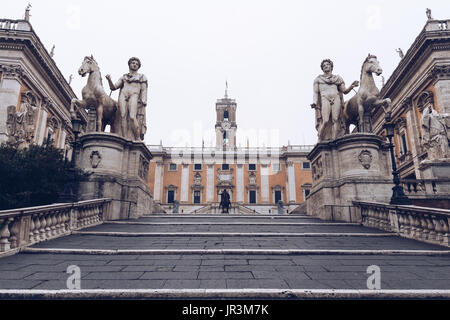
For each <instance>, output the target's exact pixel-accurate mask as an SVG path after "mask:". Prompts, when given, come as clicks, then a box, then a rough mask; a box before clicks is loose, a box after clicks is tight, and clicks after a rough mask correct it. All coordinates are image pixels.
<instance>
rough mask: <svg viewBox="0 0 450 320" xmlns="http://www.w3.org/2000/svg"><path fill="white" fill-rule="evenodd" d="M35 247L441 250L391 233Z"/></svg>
mask: <svg viewBox="0 0 450 320" xmlns="http://www.w3.org/2000/svg"><path fill="white" fill-rule="evenodd" d="M33 247H35V248H69V249H71V248H72V249H76V248H78V249H364V250H371V249H373V250H382V249H384V250H393V249H407V250H442V249H443V248H442V247H440V246H436V245H432V244H427V243H421V242H417V241H414V240H410V239H404V238H398V237H394V236H384V237H377V236H365V237H358V238H355V237H348V236H347V237H333V236H319V237H302V236H289V237H283V236H279V237H276V236H271V237H263V236H261V237H253V236H251V235H248V236H220V235H217V236H196V235H195V234H193V235H183V236H164V237H158V236H148V237H138V238H137V237H127V236H125V237H124V236H107V235H83V234H73V235H71V236H68V237H64V238H58V239H54V240H50V241H46V242H42V243H39V244H37V245H35V246H33Z"/></svg>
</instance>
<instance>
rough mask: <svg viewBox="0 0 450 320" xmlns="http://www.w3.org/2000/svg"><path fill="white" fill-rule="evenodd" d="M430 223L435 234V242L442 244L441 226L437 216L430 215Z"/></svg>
mask: <svg viewBox="0 0 450 320" xmlns="http://www.w3.org/2000/svg"><path fill="white" fill-rule="evenodd" d="M431 221H432V223H433V226H434V230H435V232H436V236H435V240H436V242H437V243H441V242H442V225H441V220H440V219H439V216H436V215H432V216H431Z"/></svg>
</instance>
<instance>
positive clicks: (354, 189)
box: [307, 133, 393, 222]
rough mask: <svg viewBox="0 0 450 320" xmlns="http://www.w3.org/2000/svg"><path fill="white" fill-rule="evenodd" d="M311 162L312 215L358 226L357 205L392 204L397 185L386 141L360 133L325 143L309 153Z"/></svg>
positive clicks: (308, 202) (309, 210) (310, 209)
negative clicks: (369, 203)
mask: <svg viewBox="0 0 450 320" xmlns="http://www.w3.org/2000/svg"><path fill="white" fill-rule="evenodd" d="M308 160H310V161H311V168H312V176H313V185H312V189H311V193H310V195H309V197H308V199H307V213H308V215H312V216H317V217H319V218H321V219H324V220H340V221H348V222H358V221H359V219H360V217H359V216H358V213H357V211H356V209H355V208H354V207H353V204H352V202H353V201H358V200H359V201H376V202H384V203H389V201H390V198H391V196H392V187H393V183H392V175H391V172H390V165H389V150H388V148H387V147H384V146H383V140H382V138H380V137H378V136H376V135H374V134H370V133H359V134H349V135H345V136H344V137H341V138H338V139H336V140H333V141H325V142H321V143H318V144H317V145H316V146H315V147H314V149H313V150H312V151H311V152H310V153H309V155H308Z"/></svg>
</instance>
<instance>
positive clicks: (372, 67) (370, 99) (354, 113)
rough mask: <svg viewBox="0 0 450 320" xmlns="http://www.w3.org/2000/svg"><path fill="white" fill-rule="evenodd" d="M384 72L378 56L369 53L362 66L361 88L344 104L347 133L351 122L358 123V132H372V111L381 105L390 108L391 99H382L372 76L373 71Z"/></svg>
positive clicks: (378, 73)
mask: <svg viewBox="0 0 450 320" xmlns="http://www.w3.org/2000/svg"><path fill="white" fill-rule="evenodd" d="M382 72H383V70H382V69H381V68H380V65H379V62H378V60H377V57H376V56H374V55H371V54H369V55H368V56H367V58H366V60H365V61H364V63H363V65H362V68H361V81H360V85H359V90H358V92H357V93H356V94H355V95H354V96H353V97H352V98H351V99H350V100H348V101H347V102H345V105H344V121H345V128H346V129H345V133H349V127H350V125H351V124H354V125H356V127H357V129H358V132H372V124H371V119H370V113H371V111H372V110H373V109H374V108H378V107H379V106H382V107H383V108H384V109H385V110H386V109H390V106H391V99H389V98H386V99H380V91H379V90H378V88H377V86H376V85H375V81H374V80H373V76H372V73H376V74H377V75H378V76H379V75H380V74H381V73H382Z"/></svg>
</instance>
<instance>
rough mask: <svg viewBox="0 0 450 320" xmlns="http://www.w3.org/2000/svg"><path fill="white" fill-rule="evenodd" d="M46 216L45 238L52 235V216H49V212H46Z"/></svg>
mask: <svg viewBox="0 0 450 320" xmlns="http://www.w3.org/2000/svg"><path fill="white" fill-rule="evenodd" d="M46 214H47V216H46V217H45V221H46V225H45V235H46V237H47V239H50V238H51V237H52V228H51V226H52V218H51V216H50V213H49V212H47V213H46Z"/></svg>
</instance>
